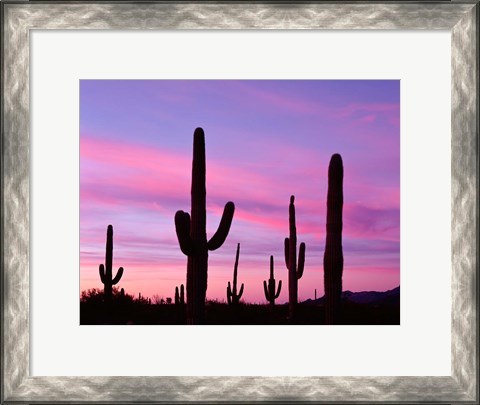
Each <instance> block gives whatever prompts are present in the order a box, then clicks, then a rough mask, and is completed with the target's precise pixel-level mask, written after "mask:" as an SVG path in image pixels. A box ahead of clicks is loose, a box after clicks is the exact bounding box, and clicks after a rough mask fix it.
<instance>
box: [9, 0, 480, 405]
mask: <svg viewBox="0 0 480 405" xmlns="http://www.w3.org/2000/svg"><path fill="white" fill-rule="evenodd" d="M1 12H2V15H1V19H2V49H1V53H2V61H3V63H2V67H1V69H2V151H1V159H2V164H1V171H2V173H1V191H2V208H1V241H2V246H1V248H2V251H1V258H2V261H1V272H2V277H1V283H2V284H1V300H2V301H1V305H2V308H1V350H2V355H1V403H30V402H35V403H39V402H42V403H57V402H58V403H60V402H61V403H78V402H93V403H99V402H109V403H117V402H118V403H120V402H121V403H128V402H149V403H175V402H182V403H185V402H204V403H212V402H227V403H229V402H247V403H250V402H253V401H262V402H277V401H278V402H287V403H292V402H297V401H298V402H312V403H335V402H352V403H365V402H372V403H373V402H381V403H386V402H394V403H401V402H408V403H412V402H415V403H433V402H435V403H439V402H442V403H477V404H478V403H479V402H478V401H479V369H478V365H479V358H478V346H479V342H478V326H479V325H478V314H479V311H478V263H479V249H478V246H479V233H478V230H479V203H478V202H479V162H478V157H479V153H478V150H479V149H478V148H479V137H478V135H479V68H478V63H479V56H480V54H479V21H480V14H479V4H478V1H438V2H431V1H429V2H421V1H414V2H410V1H408V2H406V1H403V2H401V1H399V2H397V1H390V2H381V1H380V2H378V1H361V2H355V1H352V2H340V1H334V2H331V1H326V2H305V3H301V2H295V1H287V2H250V3H244V2H236V3H235V2H203V3H202V2H192V3H189V2H179V1H178V2H165V1H162V2H138V3H135V2H118V3H115V2H101V1H89V2H78V1H75V2H73V1H72V2H58V1H51V2H49V1H44V2H34V1H32V2H28V1H3V2H2V3H1ZM205 16H208V18H204V17H205ZM35 29H49V30H53V29H117V30H119V29H169V30H175V29H222V30H230V29H242V30H250V29H343V30H358V29H368V30H383V29H388V30H412V29H413V30H422V29H431V30H436V29H442V30H448V31H449V32H450V35H451V55H452V59H451V68H452V93H451V95H452V97H451V100H452V106H451V112H452V115H451V121H452V143H451V145H452V167H451V181H452V184H451V187H452V193H451V204H452V228H451V229H452V280H451V281H452V284H451V285H452V308H451V316H452V323H451V330H452V336H451V341H452V346H451V361H452V363H451V375H450V376H445V377H435V376H421V377H408V376H395V377H385V376H372V377H347V376H346V377H292V376H283V377H202V376H192V377H62V376H57V377H32V376H30V375H29V350H30V349H29V348H30V335H29V331H30V329H29V314H30V308H29V245H30V239H29V227H30V224H29V210H30V206H29V204H30V200H29V190H30V184H29V170H30V160H29V147H30V142H29V131H30V116H29V108H30V107H29V55H30V49H29V46H30V42H29V33H30V31H31V30H35ZM432 151H434V146H432Z"/></svg>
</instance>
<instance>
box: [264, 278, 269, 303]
mask: <svg viewBox="0 0 480 405" xmlns="http://www.w3.org/2000/svg"><path fill="white" fill-rule="evenodd" d="M263 292H264V293H265V299H266V300H267V301H270V295H269V294H268V287H267V282H266V281H265V280H263Z"/></svg>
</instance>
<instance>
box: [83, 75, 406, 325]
mask: <svg viewBox="0 0 480 405" xmlns="http://www.w3.org/2000/svg"><path fill="white" fill-rule="evenodd" d="M79 86H80V128H79V131H80V247H79V249H80V265H79V267H80V291H79V292H80V324H81V325H183V324H185V325H339V324H340V325H399V324H400V81H399V80H80V83H79Z"/></svg>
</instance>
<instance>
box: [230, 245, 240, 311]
mask: <svg viewBox="0 0 480 405" xmlns="http://www.w3.org/2000/svg"><path fill="white" fill-rule="evenodd" d="M239 255H240V243H237V255H236V257H235V266H234V268H233V290H232V288H231V286H230V281H229V282H228V286H227V300H228V305H236V304H238V303H239V302H240V298H241V297H242V294H243V283H242V286H241V287H240V291H239V292H238V294H237V271H238V256H239Z"/></svg>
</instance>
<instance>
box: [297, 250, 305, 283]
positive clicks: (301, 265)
mask: <svg viewBox="0 0 480 405" xmlns="http://www.w3.org/2000/svg"><path fill="white" fill-rule="evenodd" d="M304 267H305V243H303V242H302V243H300V250H299V252H298V268H297V280H299V279H300V278H302V276H303V268H304Z"/></svg>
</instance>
